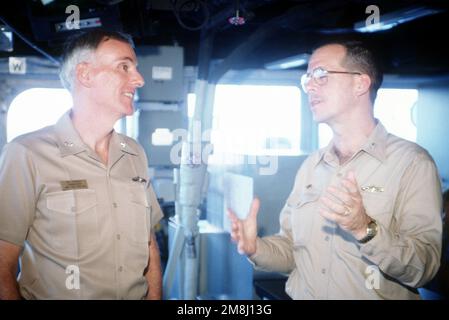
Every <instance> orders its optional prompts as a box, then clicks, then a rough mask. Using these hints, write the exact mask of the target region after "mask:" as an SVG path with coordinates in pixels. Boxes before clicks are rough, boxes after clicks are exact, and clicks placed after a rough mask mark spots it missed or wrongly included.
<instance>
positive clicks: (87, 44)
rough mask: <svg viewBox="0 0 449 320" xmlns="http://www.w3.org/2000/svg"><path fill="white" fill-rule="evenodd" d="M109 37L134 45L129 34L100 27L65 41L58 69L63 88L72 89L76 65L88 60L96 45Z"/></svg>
mask: <svg viewBox="0 0 449 320" xmlns="http://www.w3.org/2000/svg"><path fill="white" fill-rule="evenodd" d="M109 39H114V40H118V41H121V42H125V43H128V44H129V45H130V46H131V47H134V43H133V41H132V38H131V36H130V35H128V34H125V33H122V32H118V31H108V30H102V29H95V30H92V31H89V32H83V33H79V34H77V35H75V36H74V37H72V38H70V39H69V40H68V41H67V43H66V45H65V47H64V52H63V55H62V63H61V67H60V71H59V78H60V79H61V82H62V85H63V86H64V88H66V89H67V90H69V91H72V90H73V83H74V79H75V70H76V66H77V65H78V64H79V63H81V62H83V61H88V60H89V59H90V58H91V56H92V54H93V53H94V52H95V50H97V48H98V46H99V45H100V44H101V43H102V42H103V41H107V40H109Z"/></svg>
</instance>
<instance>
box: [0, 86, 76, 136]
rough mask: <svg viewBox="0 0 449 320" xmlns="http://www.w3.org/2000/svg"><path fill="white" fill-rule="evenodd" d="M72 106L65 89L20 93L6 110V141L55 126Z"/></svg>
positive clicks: (70, 98) (33, 90)
mask: <svg viewBox="0 0 449 320" xmlns="http://www.w3.org/2000/svg"><path fill="white" fill-rule="evenodd" d="M71 106H72V97H71V96H70V93H69V92H68V91H67V90H65V89H50V88H33V89H28V90H25V91H23V92H22V93H20V94H19V95H18V96H17V97H15V98H14V100H13V101H12V103H11V105H10V107H9V110H8V120H7V126H6V127H7V133H6V134H7V140H8V142H9V141H11V140H12V139H14V138H15V137H17V136H19V135H22V134H25V133H28V132H31V131H35V130H38V129H41V128H43V127H46V126H49V125H52V124H55V123H56V121H57V120H58V119H59V118H60V117H61V116H62V115H63V114H64V113H65V112H66V111H67V110H68V109H70V108H71Z"/></svg>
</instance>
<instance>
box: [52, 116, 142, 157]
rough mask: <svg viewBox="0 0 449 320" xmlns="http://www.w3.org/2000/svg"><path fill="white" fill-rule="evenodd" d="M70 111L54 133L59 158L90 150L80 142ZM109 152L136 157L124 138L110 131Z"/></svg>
mask: <svg viewBox="0 0 449 320" xmlns="http://www.w3.org/2000/svg"><path fill="white" fill-rule="evenodd" d="M70 112H71V110H69V111H67V112H66V113H65V114H64V115H63V116H62V117H61V118H60V119H59V120H58V122H57V123H56V125H55V131H56V137H57V140H58V148H59V150H60V151H61V157H65V156H68V155H75V154H78V153H81V152H83V151H86V152H89V151H90V148H89V147H88V146H86V144H85V143H84V142H83V140H81V137H80V135H79V133H78V132H77V131H76V129H75V127H74V126H73V122H72V120H71V119H70ZM109 150H112V151H115V150H121V151H122V152H125V153H129V154H132V155H138V153H137V151H136V150H134V148H133V147H132V146H131V145H130V144H129V143H127V142H126V141H125V139H124V137H123V136H121V135H119V134H118V133H117V132H115V130H112V136H111V141H110V145H109Z"/></svg>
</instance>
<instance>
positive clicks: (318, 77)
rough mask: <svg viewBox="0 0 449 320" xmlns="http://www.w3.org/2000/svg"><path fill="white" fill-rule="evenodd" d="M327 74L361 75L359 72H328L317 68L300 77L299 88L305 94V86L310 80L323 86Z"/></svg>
mask: <svg viewBox="0 0 449 320" xmlns="http://www.w3.org/2000/svg"><path fill="white" fill-rule="evenodd" d="M329 74H357V75H361V73H360V72H351V71H330V70H326V69H324V68H321V67H318V68H315V69H313V70H312V72H309V73H306V74H303V75H302V77H301V86H302V89H303V90H304V92H305V93H307V84H308V83H309V81H310V80H311V79H313V81H315V83H316V84H318V85H319V86H324V85H325V84H326V83H327V76H328V75H329Z"/></svg>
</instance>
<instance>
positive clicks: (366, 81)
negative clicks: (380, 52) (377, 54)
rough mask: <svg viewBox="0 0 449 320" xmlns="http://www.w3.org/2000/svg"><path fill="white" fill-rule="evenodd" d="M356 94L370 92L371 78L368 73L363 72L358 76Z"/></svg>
mask: <svg viewBox="0 0 449 320" xmlns="http://www.w3.org/2000/svg"><path fill="white" fill-rule="evenodd" d="M356 79H357V80H356V87H355V90H356V94H357V95H358V96H362V95H364V94H366V93H368V94H369V89H370V87H371V79H370V77H369V76H368V75H367V74H361V75H360V76H358V77H356Z"/></svg>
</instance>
